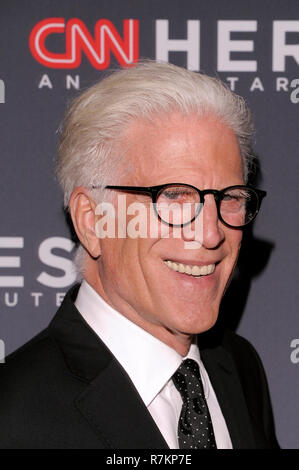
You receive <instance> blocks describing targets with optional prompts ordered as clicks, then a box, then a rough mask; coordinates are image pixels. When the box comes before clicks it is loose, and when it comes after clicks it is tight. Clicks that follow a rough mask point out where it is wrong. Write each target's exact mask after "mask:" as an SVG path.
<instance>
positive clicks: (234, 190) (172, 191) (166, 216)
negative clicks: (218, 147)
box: [93, 183, 267, 228]
mask: <svg viewBox="0 0 299 470" xmlns="http://www.w3.org/2000/svg"><path fill="white" fill-rule="evenodd" d="M93 188H96V186H93ZM105 189H113V190H117V191H125V192H133V193H141V194H142V193H144V194H149V195H150V196H151V198H152V202H153V206H154V210H155V212H156V214H157V216H158V218H159V219H160V220H161V222H164V223H166V224H168V225H170V226H172V227H183V226H184V225H187V224H190V223H191V222H193V221H194V220H195V219H196V217H197V216H198V215H199V214H200V212H201V209H202V207H203V205H204V202H205V196H206V195H207V194H213V196H214V199H215V203H216V207H217V212H218V218H219V220H221V222H222V223H223V224H224V225H226V226H227V227H230V228H243V227H245V226H246V225H248V224H249V223H250V222H252V221H253V220H254V219H255V218H256V216H257V214H258V212H259V210H260V207H261V203H262V200H263V198H264V197H265V196H266V194H267V193H266V191H262V190H261V189H256V188H252V187H250V186H244V185H236V186H228V187H227V188H224V189H221V190H217V189H204V190H201V189H198V188H196V187H195V186H192V185H190V184H183V183H166V184H161V185H158V186H114V185H113V186H112V185H108V186H105ZM184 208H185V210H184ZM178 209H179V210H178ZM178 212H179V213H180V214H179V219H176V215H177V213H178ZM182 214H183V215H182ZM178 220H179V223H177V221H178Z"/></svg>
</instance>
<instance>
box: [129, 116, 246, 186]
mask: <svg viewBox="0 0 299 470" xmlns="http://www.w3.org/2000/svg"><path fill="white" fill-rule="evenodd" d="M121 145H122V148H123V149H124V152H125V161H126V162H127V171H126V172H125V173H126V178H128V177H129V178H130V181H131V183H132V184H133V183H134V184H139V185H147V184H149V185H152V184H162V183H165V182H171V181H173V182H175V181H176V182H179V181H182V182H189V183H191V184H192V182H193V183H194V184H195V181H196V180H197V179H198V178H199V177H202V178H206V177H207V176H209V178H210V179H211V175H212V174H213V175H214V176H215V175H216V176H217V174H218V175H219V177H220V179H221V176H222V177H223V180H225V179H227V178H229V177H230V176H231V177H232V178H233V179H238V181H236V184H239V183H240V178H241V174H242V160H241V155H240V150H239V145H238V141H237V138H236V136H235V134H234V132H233V131H232V130H231V129H230V128H229V127H228V126H227V125H226V124H224V123H222V122H221V121H220V120H219V118H217V117H215V116H213V115H211V114H209V115H205V116H200V117H199V116H197V115H195V114H191V115H181V114H179V113H171V114H161V115H159V116H155V117H153V118H152V119H151V120H140V121H133V122H132V123H131V124H130V126H129V127H128V129H127V131H126V132H125V134H124V135H123V137H122V139H121ZM186 178H187V179H188V180H187V181H186ZM190 178H191V180H190ZM219 183H220V181H219ZM230 183H231V182H230V181H229V182H228V184H230ZM231 184H234V182H232V183H231Z"/></svg>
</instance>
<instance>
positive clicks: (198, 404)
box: [172, 359, 217, 449]
mask: <svg viewBox="0 0 299 470" xmlns="http://www.w3.org/2000/svg"><path fill="white" fill-rule="evenodd" d="M172 380H173V383H174V385H175V387H176V388H177V390H178V391H179V392H180V394H181V397H182V400H183V406H182V411H181V414H180V418H179V424H178V440H179V447H180V449H216V447H217V446H216V441H215V436H214V431H213V425H212V421H211V416H210V413H209V408H208V405H207V401H206V399H205V395H204V390H203V385H202V380H201V377H200V371H199V367H198V364H197V362H195V361H193V359H186V360H185V361H183V363H182V365H181V366H180V367H179V368H178V370H177V371H176V372H175V374H174V375H173V377H172Z"/></svg>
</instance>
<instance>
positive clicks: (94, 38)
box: [0, 0, 299, 448]
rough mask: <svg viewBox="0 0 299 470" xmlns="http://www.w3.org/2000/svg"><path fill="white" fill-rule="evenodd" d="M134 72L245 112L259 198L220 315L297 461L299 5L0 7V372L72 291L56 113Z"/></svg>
mask: <svg viewBox="0 0 299 470" xmlns="http://www.w3.org/2000/svg"><path fill="white" fill-rule="evenodd" d="M139 58H151V59H157V60H163V61H169V62H172V63H175V64H177V65H181V66H184V67H187V68H189V69H191V70H194V71H203V72H205V73H208V74H210V75H216V76H218V77H220V78H221V79H222V80H223V81H224V82H225V83H227V84H228V86H229V87H230V88H231V89H232V90H234V91H235V92H236V93H238V94H241V95H243V96H244V97H245V98H246V99H247V101H248V103H249V105H250V107H251V109H252V111H253V114H254V119H255V124H256V136H255V148H254V150H255V153H256V156H257V157H258V158H259V162H260V163H259V169H258V172H257V175H256V179H257V184H258V185H259V187H260V188H262V189H265V190H266V191H267V192H268V196H267V198H266V199H265V200H264V202H263V206H262V211H261V214H260V215H259V217H258V220H257V221H256V223H255V225H254V227H253V230H252V232H251V233H249V234H245V242H244V246H243V249H242V252H241V256H240V262H239V265H238V268H237V271H236V276H235V278H234V280H233V283H232V286H231V291H230V292H228V294H227V297H226V298H225V301H224V303H223V308H222V310H223V311H222V313H221V315H222V317H223V318H224V319H226V320H227V323H228V324H229V326H231V327H232V328H234V329H235V330H236V331H237V332H238V333H239V334H241V335H243V336H244V337H246V338H247V339H248V340H249V341H251V342H252V344H253V345H254V346H255V348H256V349H257V351H258V353H259V354H260V356H261V358H262V360H263V363H264V367H265V370H266V374H267V378H268V382H269V387H270V392H271V397H272V402H273V409H274V415H275V422H276V429H277V435H278V439H279V441H280V444H281V446H282V447H284V448H299V405H298V389H299V315H298V313H299V311H298V305H299V289H298V277H299V276H298V246H299V240H298V233H299V217H298V200H299V191H298V174H299V150H298V146H299V119H298V117H299V2H298V1H297V0H284V1H280V0H250V1H248V2H242V1H239V0H226V1H223V0H164V1H161V0H158V1H156V0H1V2H0V116H1V125H0V168H1V172H0V214H1V218H0V363H2V364H3V363H4V360H5V359H4V356H5V354H6V355H7V354H9V353H11V352H12V351H14V350H15V349H17V348H18V347H20V346H21V345H23V344H24V343H25V342H26V341H28V340H29V339H30V338H31V337H33V336H34V335H35V334H37V333H38V332H39V331H40V330H41V329H43V328H44V327H45V326H46V325H47V324H48V322H49V320H50V319H51V318H52V317H53V315H54V313H55V311H56V309H57V307H58V306H59V305H60V303H61V301H62V299H63V297H64V295H65V292H66V291H67V290H68V288H69V287H70V286H71V285H72V284H73V283H74V282H75V280H76V275H75V272H74V267H73V262H72V258H73V254H74V249H75V240H74V238H73V236H72V232H71V230H70V225H69V221H68V220H67V218H66V216H65V214H64V211H63V202H62V194H61V191H60V189H59V187H58V184H57V181H56V180H55V176H54V168H55V159H56V154H57V142H58V129H59V126H60V123H61V120H62V117H63V114H64V110H65V108H66V105H67V104H68V103H69V102H70V100H71V99H72V98H74V97H75V96H77V95H78V93H80V91H82V90H84V89H85V88H87V87H88V86H90V85H92V84H94V83H95V82H96V81H97V80H98V79H99V78H101V77H103V76H105V75H106V74H107V73H108V72H109V69H113V68H116V67H123V66H127V65H130V64H131V63H132V62H134V61H136V60H138V59H139ZM2 364H0V367H2Z"/></svg>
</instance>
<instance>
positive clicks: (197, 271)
mask: <svg viewBox="0 0 299 470" xmlns="http://www.w3.org/2000/svg"><path fill="white" fill-rule="evenodd" d="M164 263H165V264H167V266H168V267H169V268H170V269H173V270H174V271H178V272H179V273H185V274H189V275H191V276H195V277H198V276H207V275H208V274H212V273H213V272H214V270H215V264H207V265H205V266H190V265H189V264H183V263H175V262H174V261H169V260H167V261H164Z"/></svg>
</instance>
